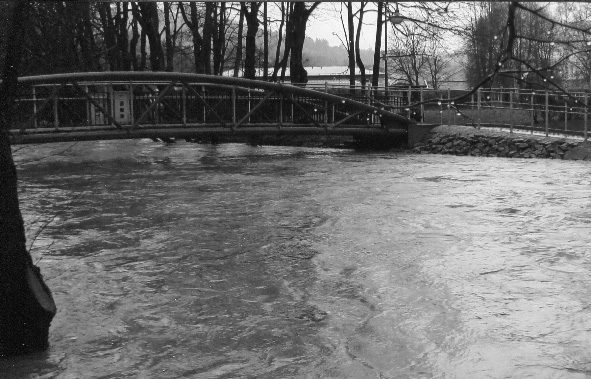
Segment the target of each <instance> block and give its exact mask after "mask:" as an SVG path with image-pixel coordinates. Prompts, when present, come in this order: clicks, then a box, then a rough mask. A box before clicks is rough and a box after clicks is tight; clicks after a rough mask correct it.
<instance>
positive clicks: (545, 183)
mask: <svg viewBox="0 0 591 379" xmlns="http://www.w3.org/2000/svg"><path fill="white" fill-rule="evenodd" d="M16 156H17V158H16V160H17V164H18V165H19V168H20V171H19V175H20V180H21V183H20V192H21V199H22V207H23V213H24V217H25V219H26V222H27V226H28V235H29V241H30V242H32V241H33V240H34V243H33V246H32V253H33V256H34V259H35V260H39V265H40V266H41V268H42V272H43V273H44V275H45V277H46V279H47V282H48V284H49V286H50V287H51V288H52V290H53V293H54V297H55V298H56V302H57V303H58V307H59V313H58V315H57V316H56V318H55V320H54V322H53V325H52V329H51V331H50V338H51V339H50V343H51V348H50V349H49V351H47V352H46V353H42V354H36V355H32V356H27V357H21V358H16V359H10V360H3V361H0V369H2V371H3V372H4V373H6V375H7V377H8V378H80V377H85V378H181V377H182V378H233V377H252V378H289V377H291V378H480V377H491V378H524V377H535V378H585V377H591V361H590V360H589V358H588V354H587V352H588V351H589V348H590V347H591V310H590V309H589V302H590V301H589V300H588V298H589V297H588V296H587V294H588V293H589V291H590V290H591V288H590V286H591V279H590V276H589V274H588V273H589V270H590V268H591V258H590V251H589V246H591V234H590V233H589V230H591V225H590V223H591V221H590V216H591V201H590V199H589V184H590V181H589V180H590V179H589V178H590V176H589V173H590V171H591V166H589V165H588V164H584V163H576V162H562V161H546V160H517V159H513V160H509V159H496V158H471V157H451V156H437V155H428V156H425V155H396V154H359V153H355V152H348V151H338V150H323V149H306V148H291V147H285V148H281V147H262V148H261V147H259V148H255V147H249V146H244V145H232V144H230V145H219V146H202V145H194V144H185V143H179V144H174V145H162V144H156V143H152V142H146V141H117V142H93V143H77V144H54V145H42V146H36V147H34V148H32V147H31V148H27V149H22V150H20V151H18V152H16Z"/></svg>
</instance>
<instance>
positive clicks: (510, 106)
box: [509, 89, 514, 133]
mask: <svg viewBox="0 0 591 379" xmlns="http://www.w3.org/2000/svg"><path fill="white" fill-rule="evenodd" d="M513 122H514V121H513V89H509V133H513Z"/></svg>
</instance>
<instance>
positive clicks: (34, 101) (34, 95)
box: [32, 86, 39, 129]
mask: <svg viewBox="0 0 591 379" xmlns="http://www.w3.org/2000/svg"><path fill="white" fill-rule="evenodd" d="M32 89H33V115H35V117H34V118H33V127H34V128H35V129H37V128H38V127H39V125H38V124H37V89H36V88H35V86H32Z"/></svg>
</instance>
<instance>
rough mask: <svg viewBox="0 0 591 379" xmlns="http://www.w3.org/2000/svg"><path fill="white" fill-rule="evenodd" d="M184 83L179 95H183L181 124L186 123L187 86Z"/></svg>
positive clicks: (184, 124)
mask: <svg viewBox="0 0 591 379" xmlns="http://www.w3.org/2000/svg"><path fill="white" fill-rule="evenodd" d="M185 85H187V84H186V83H183V86H182V92H181V96H182V97H183V98H182V100H181V101H182V102H181V106H182V107H183V126H186V125H187V88H186V87H185Z"/></svg>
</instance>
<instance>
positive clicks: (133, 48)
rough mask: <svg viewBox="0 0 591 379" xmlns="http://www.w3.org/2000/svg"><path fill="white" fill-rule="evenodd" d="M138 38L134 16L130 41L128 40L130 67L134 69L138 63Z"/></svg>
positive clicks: (135, 69)
mask: <svg viewBox="0 0 591 379" xmlns="http://www.w3.org/2000/svg"><path fill="white" fill-rule="evenodd" d="M139 40H140V32H139V29H138V26H137V20H136V19H135V17H134V18H133V21H132V22H131V41H129V59H130V60H131V67H132V68H133V70H134V71H138V70H139V63H138V60H137V43H138V42H139Z"/></svg>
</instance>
